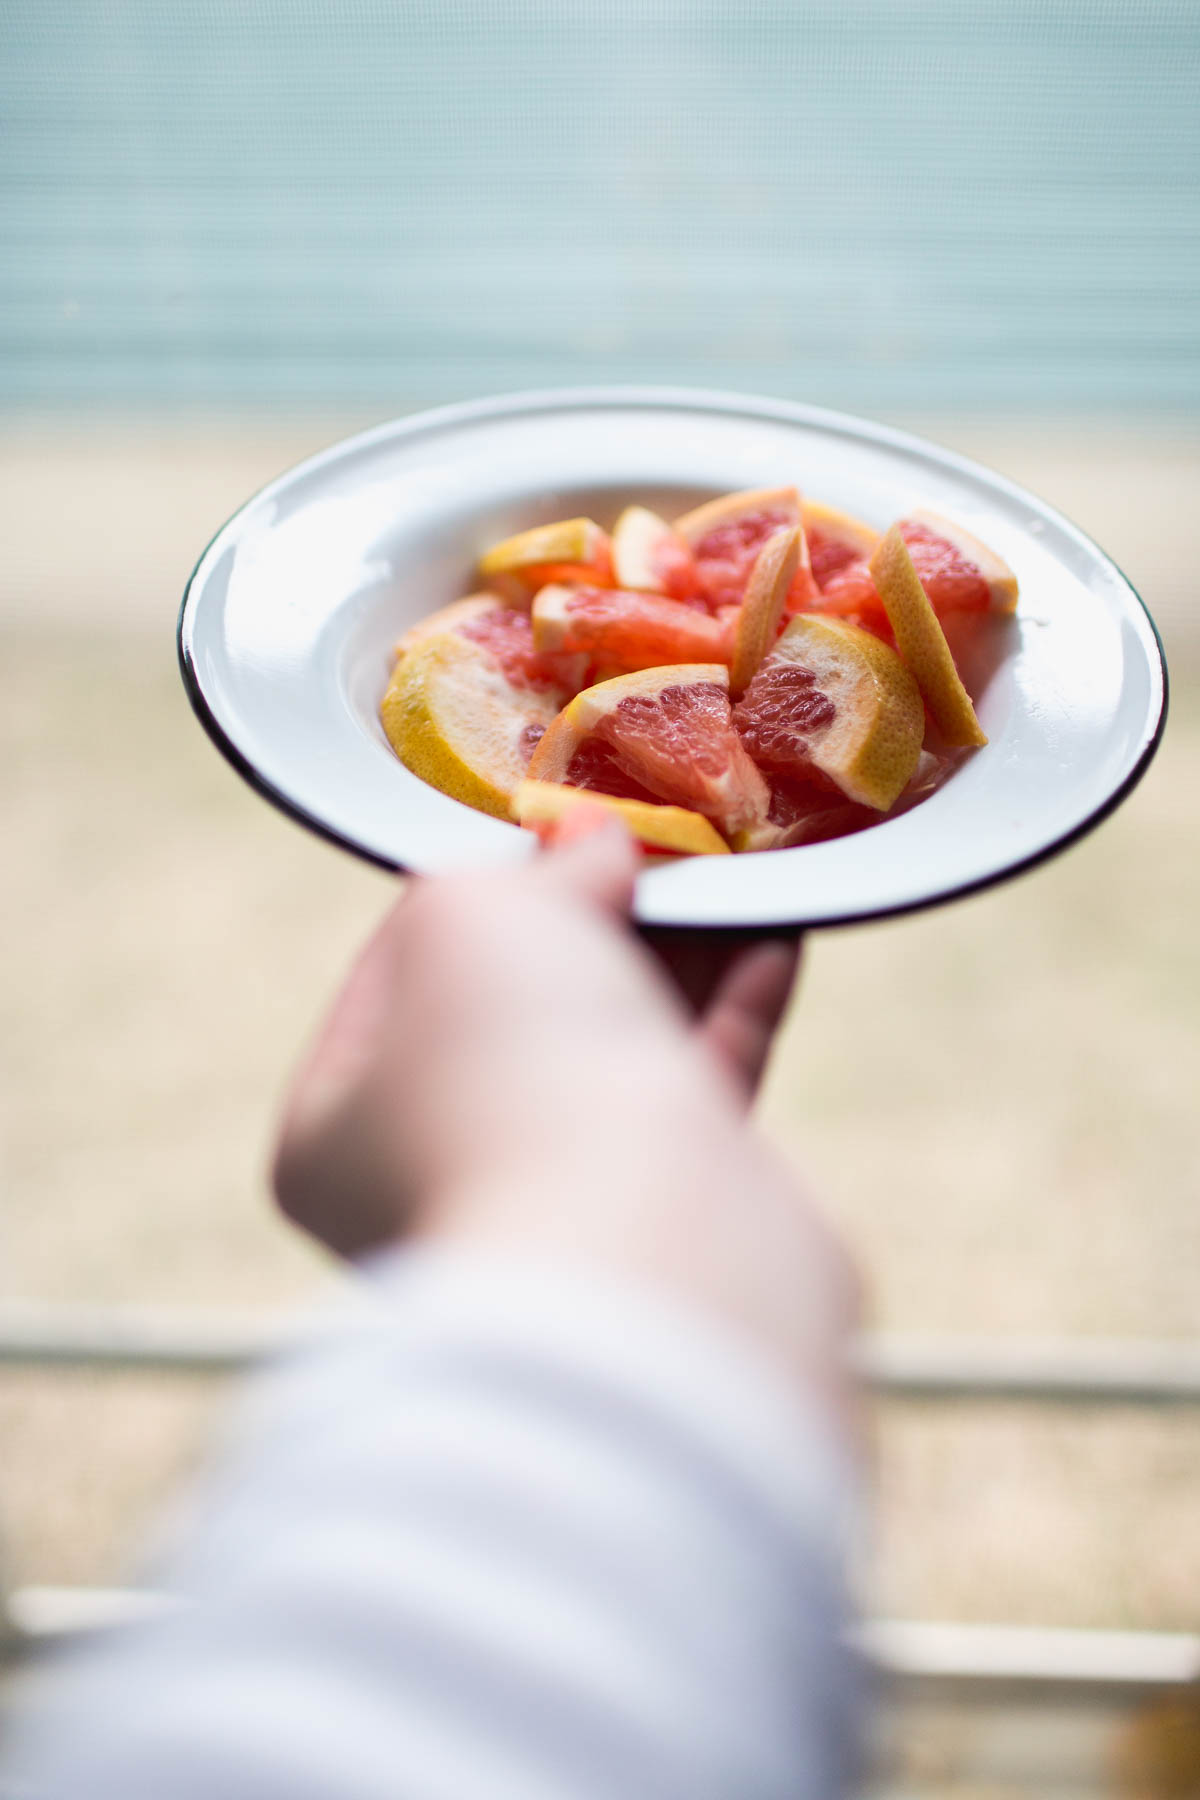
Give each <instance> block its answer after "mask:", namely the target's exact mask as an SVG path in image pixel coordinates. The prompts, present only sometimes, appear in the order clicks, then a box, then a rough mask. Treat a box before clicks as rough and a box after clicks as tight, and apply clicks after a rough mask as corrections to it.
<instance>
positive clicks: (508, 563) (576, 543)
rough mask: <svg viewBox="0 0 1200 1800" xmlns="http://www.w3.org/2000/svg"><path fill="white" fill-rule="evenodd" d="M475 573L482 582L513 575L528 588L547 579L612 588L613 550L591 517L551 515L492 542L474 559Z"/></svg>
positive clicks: (532, 589)
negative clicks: (551, 518) (549, 519)
mask: <svg viewBox="0 0 1200 1800" xmlns="http://www.w3.org/2000/svg"><path fill="white" fill-rule="evenodd" d="M479 573H480V574H481V575H482V576H483V578H484V580H485V581H487V580H492V579H495V578H512V577H514V576H515V577H516V578H517V580H518V581H519V582H520V583H521V584H522V585H523V586H525V587H527V588H528V589H530V591H536V590H537V589H538V588H540V587H545V585H546V583H547V582H548V581H590V582H592V583H593V584H594V585H595V586H597V587H611V585H612V548H611V545H610V542H609V537H608V533H607V532H606V531H602V530H601V529H600V527H599V525H597V524H596V522H595V520H594V519H584V518H579V519H556V520H555V521H554V522H553V524H550V525H535V526H533V528H532V529H531V530H529V531H518V532H517V533H516V535H515V537H508V538H504V539H502V541H501V542H500V543H498V544H493V545H492V547H491V549H490V550H485V551H484V553H483V555H482V556H481V557H480V559H479Z"/></svg>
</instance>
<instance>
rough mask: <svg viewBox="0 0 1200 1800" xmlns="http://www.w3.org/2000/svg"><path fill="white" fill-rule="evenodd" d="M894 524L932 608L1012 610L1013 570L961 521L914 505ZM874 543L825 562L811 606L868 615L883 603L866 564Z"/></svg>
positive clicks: (938, 610) (939, 610) (941, 610)
mask: <svg viewBox="0 0 1200 1800" xmlns="http://www.w3.org/2000/svg"><path fill="white" fill-rule="evenodd" d="M897 529H898V530H899V533H900V536H901V537H902V538H903V540H904V542H905V544H906V545H907V546H908V551H909V555H910V556H911V558H912V562H913V567H914V568H915V569H916V571H917V576H918V578H919V580H920V582H921V585H922V587H923V588H924V589H925V592H926V594H927V595H928V597H929V603H930V605H931V606H932V607H933V610H934V612H936V613H940V614H945V613H952V612H978V613H982V612H1000V613H1008V612H1012V610H1013V608H1014V607H1015V606H1016V604H1017V578H1016V576H1015V575H1014V574H1013V572H1012V570H1011V569H1010V568H1009V566H1008V564H1007V563H1006V562H1004V561H1003V560H1002V559H1001V558H1000V557H999V556H997V555H996V553H995V551H994V550H989V549H988V547H987V545H986V544H984V543H981V542H980V540H979V539H978V538H977V537H973V536H972V535H971V533H970V532H969V531H966V530H964V529H963V527H962V526H961V525H956V524H954V522H953V521H952V520H951V519H943V518H942V517H941V515H940V514H939V513H933V512H924V511H918V512H913V513H910V514H909V515H908V516H907V517H906V518H903V519H900V520H899V521H898V524H897ZM875 547H876V546H872V547H870V548H869V549H866V550H864V551H862V552H861V553H860V554H857V555H855V556H854V557H852V558H850V559H848V560H846V561H843V562H841V563H839V564H838V565H837V566H836V567H834V568H832V569H830V568H828V566H826V569H825V572H824V573H823V574H819V575H818V581H817V585H818V587H819V588H820V597H819V598H818V599H817V600H816V601H814V603H813V605H814V608H815V609H816V610H818V611H821V612H837V613H858V614H862V615H863V616H864V617H869V616H870V615H871V614H872V613H877V612H879V611H881V610H882V609H883V601H882V599H881V597H880V594H879V591H878V587H877V584H876V583H875V582H874V581H873V579H872V576H871V569H870V558H871V556H872V555H873V554H874V549H875ZM824 554H825V552H824V550H822V551H821V556H824ZM814 566H816V565H815V564H814Z"/></svg>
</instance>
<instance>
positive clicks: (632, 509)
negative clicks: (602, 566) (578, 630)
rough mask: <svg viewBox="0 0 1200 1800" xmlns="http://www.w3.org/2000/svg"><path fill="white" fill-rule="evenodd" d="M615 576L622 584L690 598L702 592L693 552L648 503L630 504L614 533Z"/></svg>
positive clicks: (680, 597) (672, 596) (613, 564)
mask: <svg viewBox="0 0 1200 1800" xmlns="http://www.w3.org/2000/svg"><path fill="white" fill-rule="evenodd" d="M612 566H613V580H614V581H615V583H616V585H617V586H618V587H621V588H633V589H635V590H637V591H645V592H647V593H654V594H669V595H670V596H671V598H672V599H673V600H687V599H690V598H691V596H692V595H693V594H698V593H699V592H700V583H699V580H698V577H697V574H696V565H695V563H694V562H693V560H692V553H691V551H690V550H689V549H688V547H687V544H686V543H685V542H684V540H683V538H682V537H680V535H679V533H678V532H677V531H673V530H672V528H671V527H670V526H669V525H668V524H667V521H666V520H665V519H660V518H659V516H658V514H657V513H655V512H651V511H650V508H649V507H648V506H627V507H626V508H625V511H624V512H623V513H622V514H621V516H620V518H619V519H618V520H617V522H616V524H615V525H614V526H613V534H612Z"/></svg>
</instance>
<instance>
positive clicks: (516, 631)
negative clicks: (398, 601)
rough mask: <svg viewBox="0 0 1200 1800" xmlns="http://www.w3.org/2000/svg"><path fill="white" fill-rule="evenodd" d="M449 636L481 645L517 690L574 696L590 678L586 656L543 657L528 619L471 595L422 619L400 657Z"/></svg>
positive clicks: (400, 646) (490, 598) (489, 598)
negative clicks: (562, 692) (548, 690)
mask: <svg viewBox="0 0 1200 1800" xmlns="http://www.w3.org/2000/svg"><path fill="white" fill-rule="evenodd" d="M446 632H453V633H454V634H455V635H456V636H458V637H464V638H467V639H469V640H470V642H471V643H474V644H482V645H483V647H484V648H485V649H486V650H488V651H489V652H490V653H491V655H492V656H493V657H494V658H495V659H496V661H497V662H498V663H499V664H500V667H501V668H502V669H503V670H504V672H505V674H506V675H507V676H508V677H509V679H510V680H511V681H514V682H516V683H517V684H518V686H522V687H546V688H554V689H556V690H557V689H561V688H565V689H566V690H567V691H568V692H569V693H572V694H573V693H576V692H577V691H578V690H579V689H580V688H581V687H582V686H583V685H584V682H585V680H586V678H587V674H588V670H589V667H590V664H589V661H588V658H587V657H586V656H566V655H554V654H552V653H543V652H542V651H540V650H539V649H538V647H537V643H536V639H535V633H534V628H533V622H532V620H531V619H530V617H529V614H528V613H526V612H522V611H520V610H519V609H518V608H516V607H512V606H508V605H507V604H506V603H505V602H504V601H503V600H501V599H499V598H498V597H497V596H496V595H495V594H468V595H467V597H466V599H465V600H452V601H451V603H450V605H449V606H443V607H439V609H438V611H437V612H435V613H430V615H429V617H428V618H426V619H418V621H417V623H416V624H415V625H412V626H410V627H409V629H408V630H407V631H406V632H405V634H404V636H403V637H402V638H401V639H400V641H399V642H398V643H397V645H396V655H397V656H405V655H407V653H408V652H409V651H410V650H412V649H415V648H416V646H417V645H418V644H422V643H424V642H425V640H426V638H431V637H439V636H442V635H444V634H445V633H446Z"/></svg>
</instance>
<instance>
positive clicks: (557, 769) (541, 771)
mask: <svg viewBox="0 0 1200 1800" xmlns="http://www.w3.org/2000/svg"><path fill="white" fill-rule="evenodd" d="M708 681H711V682H714V683H715V684H716V685H717V686H718V687H722V688H724V689H725V690H726V691H728V688H729V670H728V669H727V668H726V667H725V665H724V663H670V664H664V665H662V666H660V667H659V668H657V669H635V670H634V671H633V673H632V674H629V675H614V676H612V677H611V678H610V679H609V680H608V681H598V682H596V683H595V684H594V685H593V686H592V687H588V688H584V690H583V692H582V693H581V694H576V696H575V698H574V699H573V700H569V701H568V702H567V704H566V705H565V706H564V707H563V709H562V711H561V712H560V713H559V715H558V717H557V718H556V719H554V720H553V722H552V723H551V724H550V725H548V726H547V728H546V732H545V735H544V737H543V738H542V740H541V742H540V743H539V745H538V746H537V749H536V750H535V751H534V753H533V756H532V757H531V758H530V763H529V776H530V778H531V779H532V780H535V781H555V782H561V781H562V779H563V777H564V776H565V775H566V772H567V770H568V768H569V767H570V766H571V758H572V757H573V756H574V754H575V752H576V750H578V748H579V746H580V744H581V743H582V742H583V740H584V738H585V737H589V736H590V735H591V733H592V732H593V731H595V729H596V727H597V725H598V724H599V723H600V721H601V719H602V718H603V717H604V715H605V714H606V713H610V712H614V711H615V710H616V708H617V707H618V706H620V704H621V702H622V700H627V699H630V698H632V697H634V696H642V695H647V694H649V695H653V694H661V693H662V692H663V690H664V689H665V688H673V687H690V686H691V685H692V684H693V683H698V682H708Z"/></svg>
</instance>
